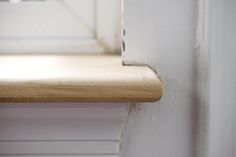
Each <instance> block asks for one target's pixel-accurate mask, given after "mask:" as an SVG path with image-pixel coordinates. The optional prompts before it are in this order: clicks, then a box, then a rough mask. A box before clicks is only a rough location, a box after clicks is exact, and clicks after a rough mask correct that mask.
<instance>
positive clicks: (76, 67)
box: [0, 55, 162, 102]
mask: <svg viewBox="0 0 236 157" xmlns="http://www.w3.org/2000/svg"><path fill="white" fill-rule="evenodd" d="M161 95H162V88H161V82H160V80H159V78H158V77H157V75H156V74H155V73H154V72H153V71H152V70H151V69H150V68H149V67H147V66H123V65H122V60H121V57H120V56H116V55H105V56H104V55H2V56H0V102H151V101H157V100H159V99H160V97H161Z"/></svg>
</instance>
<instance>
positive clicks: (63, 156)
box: [0, 154, 117, 157]
mask: <svg viewBox="0 0 236 157" xmlns="http://www.w3.org/2000/svg"><path fill="white" fill-rule="evenodd" d="M0 157H117V155H110V154H106V155H104V154H103V155H101V154H96V155H94V154H83V155H82V154H74V155H73V154H57V155H42V154H40V155H39V154H37V155H32V154H31V155H28V154H27V155H0Z"/></svg>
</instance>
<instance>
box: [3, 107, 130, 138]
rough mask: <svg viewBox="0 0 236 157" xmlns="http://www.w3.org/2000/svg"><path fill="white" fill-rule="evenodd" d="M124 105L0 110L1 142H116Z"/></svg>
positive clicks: (124, 111)
mask: <svg viewBox="0 0 236 157" xmlns="http://www.w3.org/2000/svg"><path fill="white" fill-rule="evenodd" d="M127 114H128V110H127V105H125V104H119V105H117V104H105V105H104V104H63V105H62V104H47V105H46V104H44V105H43V104H38V105H35V104H30V105H23V104H22V105H20V106H19V105H18V104H17V105H8V104H7V105H2V106H0V141H1V140H8V141H12V140H118V139H119V135H120V129H121V126H122V124H123V122H124V120H125V118H126V117H127Z"/></svg>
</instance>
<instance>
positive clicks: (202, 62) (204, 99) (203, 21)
mask: <svg viewBox="0 0 236 157" xmlns="http://www.w3.org/2000/svg"><path fill="white" fill-rule="evenodd" d="M209 1H210V0H198V14H197V15H198V18H197V32H196V56H195V57H196V79H195V80H196V84H195V86H196V102H197V103H196V137H195V138H196V156H197V157H208V137H209V81H210V78H209V73H210V51H209V48H210V46H209V44H210V43H209V42H210V40H209V38H210V31H209V22H210V21H209V18H210V17H209V13H210V5H209Z"/></svg>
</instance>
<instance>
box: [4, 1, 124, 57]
mask: <svg viewBox="0 0 236 157" xmlns="http://www.w3.org/2000/svg"><path fill="white" fill-rule="evenodd" d="M94 1H95V2H96V6H95V10H96V11H95V12H96V18H95V19H96V31H95V32H96V33H95V38H91V39H90V38H88V39H79V38H78V39H73V40H72V39H63V40H60V39H59V40H57V39H46V40H45V39H21V40H20V41H19V39H11V40H0V54H19V53H20V54H21V53H24V54H39V53H42V54H51V53H52V54H57V53H58V54H62V53H63V54H73V53H120V52H121V32H122V24H121V9H122V2H121V0H94ZM108 6H109V7H108ZM108 27H109V29H107V28H108ZM111 28H112V29H111Z"/></svg>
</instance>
